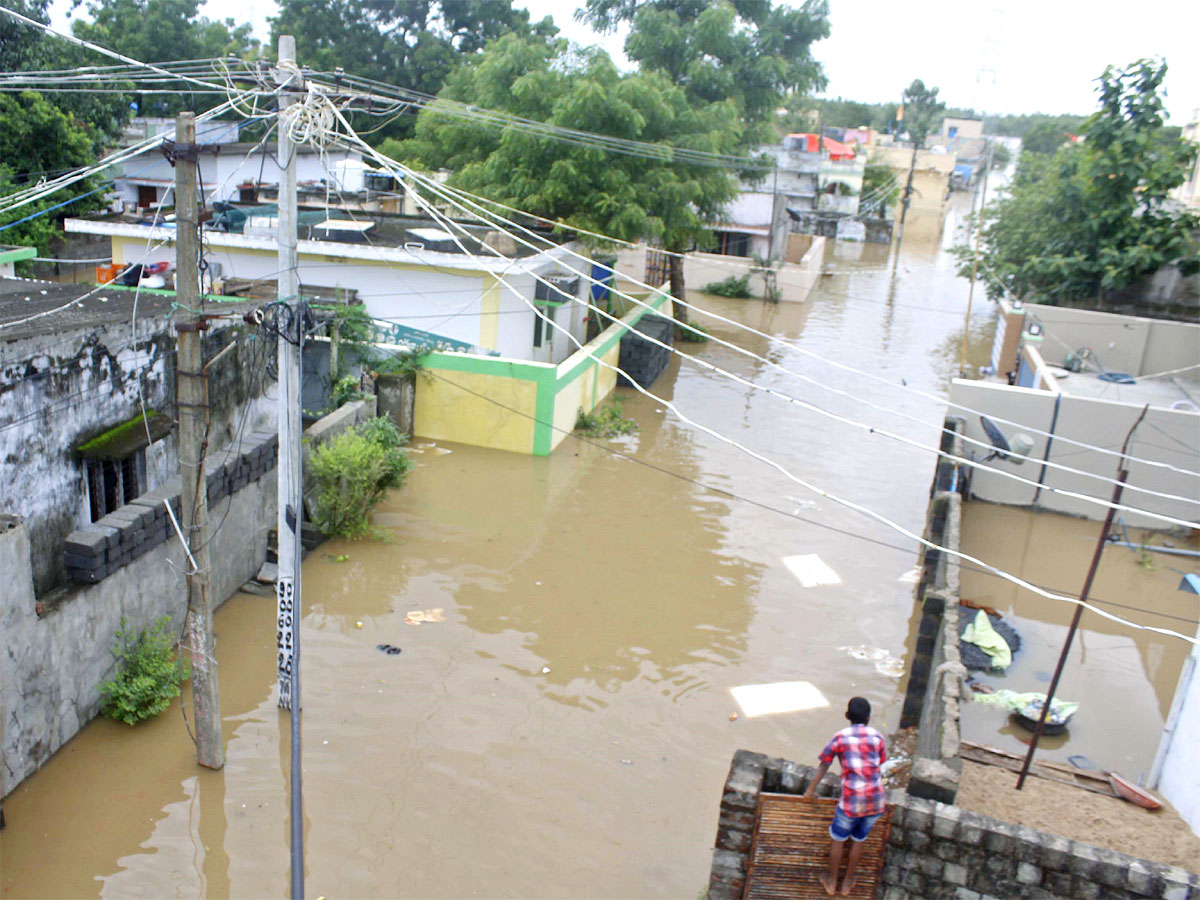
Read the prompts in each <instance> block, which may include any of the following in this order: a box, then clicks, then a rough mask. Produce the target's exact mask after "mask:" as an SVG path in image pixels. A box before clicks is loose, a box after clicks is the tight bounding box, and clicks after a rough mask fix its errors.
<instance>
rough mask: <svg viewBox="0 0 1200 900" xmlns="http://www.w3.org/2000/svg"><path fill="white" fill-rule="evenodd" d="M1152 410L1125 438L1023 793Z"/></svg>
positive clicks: (1025, 767) (1032, 744) (1028, 758)
mask: <svg viewBox="0 0 1200 900" xmlns="http://www.w3.org/2000/svg"><path fill="white" fill-rule="evenodd" d="M1149 411H1150V404H1146V406H1144V407H1143V408H1142V413H1141V415H1140V416H1138V417H1137V420H1136V421H1135V422H1134V423H1133V426H1132V427H1131V428H1130V429H1129V432H1128V434H1126V435H1125V443H1123V444H1122V445H1121V461H1120V463H1118V464H1117V482H1116V486H1115V487H1113V493H1112V500H1111V501H1109V506H1108V514H1107V515H1106V516H1105V517H1104V524H1103V525H1102V526H1101V528H1100V536H1099V537H1098V538H1097V539H1096V549H1095V551H1094V552H1093V553H1092V563H1091V565H1090V566H1088V571H1087V576H1086V577H1085V578H1084V579H1083V590H1081V591H1080V592H1079V602H1078V603H1077V604H1075V614H1074V615H1073V616H1072V617H1071V626H1070V627H1069V628H1068V629H1067V637H1066V639H1065V640H1064V641H1063V646H1062V652H1061V653H1059V655H1058V664H1057V665H1056V666H1055V667H1054V676H1053V677H1052V678H1051V679H1050V688H1049V690H1047V691H1046V700H1045V702H1044V703H1043V704H1042V714H1041V715H1040V716H1039V717H1038V720H1037V724H1036V725H1035V726H1034V729H1033V738H1032V739H1031V740H1030V741H1029V751H1028V752H1027V753H1026V754H1025V761H1024V762H1023V763H1021V773H1020V774H1019V775H1018V776H1017V790H1018V791H1019V790H1021V788H1022V787H1024V786H1025V776H1026V775H1028V774H1029V766H1030V765H1031V764H1032V763H1033V754H1035V753H1036V752H1037V748H1038V741H1039V740H1040V739H1041V737H1042V732H1043V731H1044V730H1045V728H1046V717H1047V716H1048V715H1049V714H1050V706H1051V704H1052V703H1053V702H1054V692H1055V691H1057V690H1058V680H1059V679H1060V678H1061V677H1062V673H1063V669H1064V668H1065V667H1066V664H1067V657H1068V656H1069V655H1070V653H1071V644H1072V643H1073V642H1074V640H1075V632H1076V631H1078V630H1079V620H1080V619H1081V618H1082V617H1083V604H1084V603H1086V602H1087V599H1088V597H1089V596H1090V594H1091V591H1092V582H1093V581H1095V579H1096V571H1097V570H1098V569H1099V568H1100V555H1101V554H1102V553H1103V552H1104V547H1105V545H1107V543H1108V532H1109V530H1110V529H1111V528H1112V522H1113V515H1114V514H1115V513H1116V511H1117V504H1118V503H1120V502H1121V492H1122V491H1124V490H1125V479H1127V478H1128V477H1129V458H1128V456H1127V454H1128V453H1129V442H1130V441H1131V440H1133V434H1134V432H1135V431H1137V428H1138V426H1139V425H1141V424H1142V419H1144V418H1146V413H1147V412H1149Z"/></svg>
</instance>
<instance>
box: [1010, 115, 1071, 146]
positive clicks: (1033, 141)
mask: <svg viewBox="0 0 1200 900" xmlns="http://www.w3.org/2000/svg"><path fill="white" fill-rule="evenodd" d="M1067 134H1068V132H1067V131H1065V130H1064V129H1063V128H1062V126H1061V125H1060V124H1059V123H1058V122H1057V121H1055V120H1051V119H1047V120H1045V121H1042V122H1035V123H1034V124H1033V125H1031V126H1030V128H1029V130H1028V131H1026V132H1025V136H1024V137H1022V138H1021V150H1022V151H1025V150H1028V151H1029V152H1030V153H1053V152H1054V151H1055V150H1057V149H1058V148H1059V147H1061V146H1062V145H1063V144H1065V143H1066V142H1067Z"/></svg>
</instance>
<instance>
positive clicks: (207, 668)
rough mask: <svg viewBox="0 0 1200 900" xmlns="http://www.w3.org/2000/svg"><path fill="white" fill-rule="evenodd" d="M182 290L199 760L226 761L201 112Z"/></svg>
mask: <svg viewBox="0 0 1200 900" xmlns="http://www.w3.org/2000/svg"><path fill="white" fill-rule="evenodd" d="M172 156H173V160H172V161H173V163H174V165H175V219H176V230H175V295H176V298H177V299H178V301H179V306H180V309H181V315H180V319H179V322H178V324H177V325H176V331H177V334H178V357H177V360H176V366H177V368H176V378H175V383H176V389H177V392H178V396H177V402H176V408H177V410H178V412H179V507H180V513H181V515H182V518H183V528H184V529H185V530H184V536H185V538H186V539H187V548H186V549H187V551H188V557H189V559H188V566H189V568H188V572H187V598H188V599H187V614H186V615H187V620H186V621H187V630H186V640H187V645H188V648H189V650H190V651H191V655H192V708H193V710H194V718H195V720H196V760H197V762H199V763H200V765H202V766H207V767H208V768H210V769H219V768H221V767H222V766H223V765H225V747H224V744H223V743H222V741H221V694H220V690H219V686H218V684H217V673H216V671H215V670H214V665H215V662H214V660H213V649H214V644H213V611H212V597H211V596H210V595H209V592H208V587H209V583H208V575H209V571H210V566H209V554H208V479H207V477H206V475H205V471H204V457H205V452H206V451H207V449H208V446H207V445H208V437H207V433H206V432H207V430H208V429H207V427H206V425H207V419H208V415H209V412H208V396H207V395H208V386H207V384H206V381H207V379H208V375H207V373H206V372H205V370H204V348H203V346H202V344H201V340H200V334H201V332H202V331H203V330H204V328H205V320H204V307H203V303H204V300H203V298H202V295H201V293H200V222H199V216H198V214H197V210H196V119H195V116H193V114H192V113H190V112H185V113H180V114H179V116H178V117H177V119H176V124H175V147H174V150H173V151H172Z"/></svg>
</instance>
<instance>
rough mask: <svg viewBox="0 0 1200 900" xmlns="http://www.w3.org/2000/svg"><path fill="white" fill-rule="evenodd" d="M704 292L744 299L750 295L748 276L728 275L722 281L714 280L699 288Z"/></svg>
mask: <svg viewBox="0 0 1200 900" xmlns="http://www.w3.org/2000/svg"><path fill="white" fill-rule="evenodd" d="M700 290H702V291H704V293H706V294H716V295H717V296H718V297H736V298H738V299H739V300H745V299H746V298H747V297H749V296H750V276H749V275H743V276H742V277H740V278H739V277H738V276H736V275H730V276H729V277H728V278H726V279H725V280H724V281H714V282H712V283H710V284H706V285H705V286H704V287H702V288H700Z"/></svg>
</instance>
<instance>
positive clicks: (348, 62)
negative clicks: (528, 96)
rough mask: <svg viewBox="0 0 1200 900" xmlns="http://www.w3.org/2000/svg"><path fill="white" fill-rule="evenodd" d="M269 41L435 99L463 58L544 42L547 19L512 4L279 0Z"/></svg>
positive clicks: (311, 61)
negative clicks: (492, 45) (518, 38)
mask: <svg viewBox="0 0 1200 900" xmlns="http://www.w3.org/2000/svg"><path fill="white" fill-rule="evenodd" d="M271 29H272V34H273V37H274V39H278V36H279V35H280V34H291V35H294V36H295V38H296V57H297V59H299V60H300V62H301V63H303V64H304V65H306V66H311V67H312V68H314V69H317V70H325V71H331V70H333V69H334V68H336V67H338V66H341V67H342V68H343V69H345V70H346V71H347V72H349V73H351V74H354V75H359V76H362V77H363V78H373V79H376V80H378V81H383V82H386V83H388V84H393V85H398V86H400V87H407V88H413V89H415V90H419V91H424V92H426V93H430V94H436V93H437V92H438V91H439V90H441V88H442V84H443V82H444V81H445V80H446V76H447V75H448V74H449V73H450V71H451V70H452V69H454V67H455V66H456V65H458V63H459V62H460V61H461V57H462V55H463V54H475V53H479V52H480V51H482V50H483V48H484V46H485V45H486V44H487V42H488V41H490V40H493V39H495V38H497V37H500V36H501V35H503V34H508V33H510V32H511V33H515V34H519V35H525V36H534V37H538V38H541V39H548V38H551V37H553V36H554V35H555V34H556V33H557V29H556V28H555V27H554V23H553V21H552V20H551V19H550V18H549V17H547V18H545V19H543V20H542V21H540V22H538V23H536V24H533V23H530V21H529V13H528V11H526V10H523V9H514V8H513V5H512V0H280V3H279V15H278V16H276V17H275V18H273V19H272V20H271Z"/></svg>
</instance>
